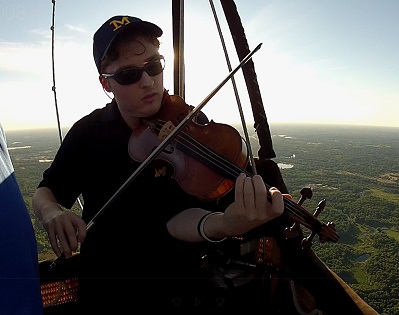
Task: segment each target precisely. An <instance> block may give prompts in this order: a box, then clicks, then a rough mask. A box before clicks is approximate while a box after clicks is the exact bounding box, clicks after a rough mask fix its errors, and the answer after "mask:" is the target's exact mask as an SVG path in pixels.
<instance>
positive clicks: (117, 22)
mask: <svg viewBox="0 0 399 315" xmlns="http://www.w3.org/2000/svg"><path fill="white" fill-rule="evenodd" d="M138 29H140V30H145V31H148V33H149V34H151V35H155V36H156V37H160V36H161V35H162V33H163V32H162V30H161V28H160V27H158V26H157V25H155V24H153V23H151V22H147V21H143V20H141V19H139V18H136V17H132V16H129V15H117V16H113V17H111V18H110V19H108V20H107V21H106V22H105V23H104V24H103V25H101V27H100V28H99V29H98V30H97V32H95V33H94V37H93V56H94V62H95V63H96V66H97V70H98V72H99V73H100V66H101V61H102V60H103V59H104V57H105V55H106V53H107V51H108V49H109V48H110V47H111V45H112V43H113V42H114V41H115V39H116V38H117V37H118V36H119V35H120V34H121V33H123V32H125V31H126V30H131V31H134V30H138Z"/></svg>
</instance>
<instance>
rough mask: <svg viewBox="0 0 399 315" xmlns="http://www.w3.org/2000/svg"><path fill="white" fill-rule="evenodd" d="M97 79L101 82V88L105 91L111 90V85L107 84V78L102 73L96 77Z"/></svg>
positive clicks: (109, 91)
mask: <svg viewBox="0 0 399 315" xmlns="http://www.w3.org/2000/svg"><path fill="white" fill-rule="evenodd" d="M98 79H99V80H100V83H101V85H102V87H103V89H104V90H105V91H107V92H108V93H111V92H112V91H111V87H110V86H109V83H108V80H107V79H106V78H104V77H103V76H102V75H100V76H99V77H98Z"/></svg>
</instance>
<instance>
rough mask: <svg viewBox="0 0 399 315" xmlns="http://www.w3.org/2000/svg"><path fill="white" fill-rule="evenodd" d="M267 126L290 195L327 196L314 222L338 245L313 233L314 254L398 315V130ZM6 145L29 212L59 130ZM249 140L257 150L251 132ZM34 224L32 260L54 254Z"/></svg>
mask: <svg viewBox="0 0 399 315" xmlns="http://www.w3.org/2000/svg"><path fill="white" fill-rule="evenodd" d="M249 128H250V126H249ZM237 129H239V128H237ZM271 131H272V139H273V146H274V151H275V152H276V157H275V158H274V159H273V160H274V161H276V162H277V163H278V164H279V165H280V169H281V173H282V175H283V178H284V181H285V183H286V186H287V188H288V189H289V191H290V194H291V195H292V196H293V199H294V200H298V199H299V197H300V190H301V189H302V188H304V187H310V188H311V189H312V192H313V197H312V198H311V199H309V200H306V201H305V203H304V205H303V206H304V207H305V208H306V209H308V210H309V212H311V213H313V211H314V209H316V207H317V205H318V203H319V202H320V200H322V199H326V207H325V209H324V211H323V212H322V213H321V214H320V216H319V219H320V220H321V221H323V222H330V221H331V222H334V223H335V227H336V230H337V233H338V234H339V236H340V239H339V241H338V242H337V243H328V242H327V243H323V244H321V243H320V242H318V241H317V239H316V238H315V241H314V245H313V249H314V251H315V253H316V254H317V255H318V256H319V257H320V258H321V260H322V261H323V262H325V263H326V265H327V266H329V267H330V268H331V269H332V270H333V271H335V272H336V273H337V274H338V275H339V276H340V277H341V278H342V279H343V280H344V281H345V282H347V283H348V284H349V285H350V286H351V287H352V288H353V289H354V290H355V291H356V292H357V293H358V294H359V295H360V296H361V297H362V298H363V299H364V300H365V301H366V302H367V303H368V304H369V305H370V306H372V307H373V308H374V309H375V310H376V311H377V312H378V313H379V314H381V315H397V314H399V188H398V182H399V162H398V156H399V129H398V128H380V127H378V128H377V127H357V126H327V125H297V126H296V125H289V126H288V125H279V124H276V125H272V126H271ZM7 142H8V145H9V149H10V155H11V158H12V161H13V163H14V168H15V172H16V176H17V179H18V182H19V184H20V187H21V190H22V193H23V196H24V199H25V202H26V204H27V206H28V208H29V210H30V211H31V214H32V210H31V198H32V195H33V193H34V190H35V188H36V186H37V184H38V183H39V181H40V179H41V176H42V173H43V171H44V170H45V169H46V168H47V167H48V166H49V165H50V163H51V161H52V159H53V158H54V155H55V153H56V150H57V149H58V147H59V144H60V140H59V138H58V133H57V131H55V130H34V131H12V132H7ZM251 143H252V145H253V152H254V154H255V155H256V153H257V151H258V149H259V145H258V142H257V140H256V133H255V132H251ZM77 180H78V179H77ZM73 210H74V211H77V212H79V211H80V209H79V207H77V206H75V208H74V209H73ZM32 222H33V225H34V227H35V231H36V236H37V241H38V250H39V257H38V259H39V260H43V259H48V258H52V257H54V256H53V253H52V251H51V248H50V246H49V243H48V240H47V235H46V233H45V231H44V229H43V228H42V226H41V223H40V222H38V221H37V220H36V218H35V217H34V216H33V214H32Z"/></svg>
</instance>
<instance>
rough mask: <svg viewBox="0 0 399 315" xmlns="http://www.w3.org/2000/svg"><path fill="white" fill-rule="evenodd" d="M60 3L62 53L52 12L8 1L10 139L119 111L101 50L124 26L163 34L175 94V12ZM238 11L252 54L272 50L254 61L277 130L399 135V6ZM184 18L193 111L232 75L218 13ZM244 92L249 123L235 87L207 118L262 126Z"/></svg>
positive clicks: (83, 0)
mask: <svg viewBox="0 0 399 315" xmlns="http://www.w3.org/2000/svg"><path fill="white" fill-rule="evenodd" d="M54 2H55V11H54V12H55V15H54V45H53V37H52V31H51V26H52V24H53V2H52V1H51V0H35V1H32V0H13V1H6V0H0V93H1V102H0V122H1V124H2V125H3V128H4V129H5V131H6V132H7V130H17V129H32V128H52V127H54V128H57V126H58V119H59V122H60V124H61V126H62V127H69V126H71V125H72V124H73V123H74V122H75V121H77V120H78V119H80V118H81V117H83V116H84V115H87V114H89V113H90V112H91V111H93V110H94V109H96V108H100V107H103V106H105V104H106V103H108V102H109V101H110V99H109V97H108V96H107V95H106V94H105V93H104V91H103V90H102V88H101V85H100V83H99V81H98V73H97V70H96V68H95V64H94V61H93V55H92V39H93V34H94V32H95V31H96V30H97V28H98V27H99V26H100V25H101V24H102V23H104V22H105V21H106V20H107V19H108V18H110V17H111V16H114V15H120V14H123V15H124V14H126V15H132V16H137V17H139V18H141V19H143V20H147V21H151V22H153V23H155V24H157V25H159V26H160V27H161V28H162V29H163V31H164V34H163V35H162V37H161V53H162V54H163V55H164V56H165V58H166V68H165V72H164V82H165V88H167V89H168V90H169V93H170V94H173V93H174V91H173V71H172V70H173V49H172V47H173V46H172V13H171V12H172V9H171V8H172V1H167V0H146V1H127V0H118V1H103V0H80V1H77V0H58V1H55V0H54ZM213 4H214V7H215V9H216V12H217V19H218V23H219V24H220V25H221V28H222V38H223V41H224V42H225V45H226V47H227V55H228V58H229V62H230V63H231V65H232V67H233V68H235V67H236V66H237V65H238V63H239V62H238V59H237V54H236V51H235V48H234V44H233V41H232V38H231V35H230V32H229V30H228V27H227V23H226V20H225V18H224V14H223V10H222V8H221V5H220V2H219V1H214V2H213ZM235 4H236V6H237V9H238V12H239V14H240V17H241V20H242V24H243V27H244V30H245V34H246V37H247V40H248V45H249V48H250V50H252V49H254V48H255V47H256V46H257V45H259V44H262V45H261V48H260V49H259V51H257V52H256V53H255V54H254V55H253V57H252V60H253V62H254V65H255V71H256V75H257V80H258V83H259V87H260V92H261V96H262V101H263V105H264V108H265V112H266V115H267V119H268V122H269V123H270V124H273V123H322V124H349V125H369V126H392V127H399V88H398V87H399V58H398V56H399V55H398V53H399V19H398V18H397V13H398V12H399V1H397V0H351V1H348V0H323V1H318V0H273V1H271V0H236V1H235ZM184 17H185V24H184V33H185V37H184V45H185V46H184V47H185V48H184V51H185V57H184V58H185V101H186V103H187V104H190V105H193V106H197V105H198V104H200V103H201V102H202V100H204V99H205V98H206V97H207V96H208V95H209V94H210V93H211V92H212V91H213V90H214V89H215V87H216V86H218V85H219V83H220V82H222V81H223V80H224V79H225V77H226V76H227V75H228V73H229V72H230V71H229V68H228V66H227V63H226V57H225V53H224V52H223V46H222V43H221V38H220V36H219V33H218V31H217V27H216V25H217V24H216V22H215V19H214V16H213V14H212V10H211V6H210V2H209V1H205V0H187V1H185V3H184ZM53 47H54V50H53V49H52V48H53ZM53 57H54V59H53ZM53 60H54V64H53ZM53 65H54V67H53ZM53 69H54V72H53ZM53 82H54V83H55V85H54V84H53ZM234 82H235V84H236V85H237V90H238V100H239V102H238V103H239V104H241V106H242V109H243V110H242V113H243V118H242V117H241V116H240V114H239V113H240V110H239V108H238V105H237V99H236V96H235V95H234V90H233V85H232V82H231V81H228V82H227V83H226V84H225V85H224V86H223V87H222V88H221V89H220V91H219V92H218V93H217V94H216V95H215V96H214V97H213V98H212V99H211V100H210V101H209V102H208V103H207V104H206V105H205V107H204V108H203V111H204V112H205V113H206V114H207V115H208V117H209V118H210V119H213V120H214V121H215V122H220V123H234V122H240V121H241V120H242V119H245V121H246V122H251V121H253V116H252V111H251V108H250V104H249V100H248V95H247V92H246V87H245V84H244V81H243V78H242V74H241V72H240V71H238V72H237V73H236V75H235V76H234ZM53 86H55V92H56V93H54V89H53ZM57 114H58V115H57Z"/></svg>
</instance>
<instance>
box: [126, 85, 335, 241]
mask: <svg viewBox="0 0 399 315" xmlns="http://www.w3.org/2000/svg"><path fill="white" fill-rule="evenodd" d="M192 109H193V106H190V105H188V104H186V102H185V101H184V100H183V99H182V98H181V97H180V96H177V95H169V94H168V92H167V91H165V92H164V98H163V103H162V106H161V108H160V110H159V112H158V113H157V114H155V115H154V116H152V117H148V118H146V119H143V124H142V125H141V127H140V128H139V129H138V130H135V132H134V133H132V135H131V137H130V139H129V154H130V157H131V158H132V159H133V160H135V161H138V162H143V161H144V160H146V159H147V157H148V156H149V155H150V154H151V153H152V152H153V151H154V149H155V148H156V147H157V146H158V145H160V144H161V143H162V142H163V140H164V139H165V138H166V137H167V136H168V135H170V133H171V132H172V131H173V130H174V128H175V127H176V126H177V125H179V124H180V123H181V122H182V120H183V119H185V118H186V116H187V115H188V114H189V113H190V111H191V110H192ZM157 158H158V159H162V160H165V161H167V162H169V163H170V164H172V166H173V168H174V173H173V175H172V177H173V178H174V179H176V180H177V181H178V183H179V184H180V186H181V187H182V189H184V190H185V191H186V192H187V193H189V194H192V195H194V196H196V197H198V198H200V199H202V200H207V201H212V200H216V199H218V198H220V197H222V196H224V195H225V194H227V193H228V192H229V191H230V190H231V189H232V188H233V187H234V184H235V179H236V178H237V177H238V175H239V174H240V173H246V174H247V175H248V176H252V175H253V174H250V173H249V172H248V171H246V170H245V169H246V167H247V165H248V147H247V144H246V142H245V140H244V139H243V138H242V137H241V135H240V134H239V132H238V131H237V130H236V129H235V128H233V127H232V126H230V125H227V124H221V123H216V122H214V121H212V120H211V121H210V122H209V123H206V124H199V123H197V122H196V120H195V118H194V119H192V120H190V122H189V123H188V124H186V125H185V126H184V128H183V129H182V130H181V131H180V132H179V133H177V134H176V136H175V137H174V139H173V140H172V141H171V142H170V143H169V144H168V146H166V147H165V148H164V149H163V150H162V151H161V152H160V153H159V154H158V156H157ZM266 187H267V188H268V189H269V188H270V186H268V185H267V184H266ZM268 199H269V201H271V198H270V196H269V195H268ZM283 199H284V212H286V213H287V215H288V216H289V217H290V218H291V219H292V220H293V221H294V222H295V223H294V226H297V225H298V224H301V225H303V226H305V227H306V228H308V229H310V230H311V231H312V234H311V235H310V236H309V237H307V238H306V239H304V240H303V246H304V247H309V246H310V242H311V240H312V238H313V237H314V236H315V235H316V234H318V235H319V237H320V241H321V242H323V243H324V242H326V241H332V242H337V241H338V239H339V236H338V234H337V233H336V231H335V229H334V227H335V226H334V224H333V223H331V222H329V223H327V224H325V223H322V222H320V221H319V220H318V219H317V215H318V214H319V213H320V211H321V210H322V209H323V208H324V205H325V201H322V202H321V203H320V204H319V206H318V208H317V209H316V212H315V215H312V214H311V213H309V212H308V211H307V210H306V209H304V208H303V207H302V206H301V204H302V203H303V201H304V199H301V200H300V201H299V202H298V203H295V202H294V201H293V200H292V199H290V198H288V197H287V196H284V195H283ZM294 226H293V227H291V228H287V233H290V232H292V231H293V230H294Z"/></svg>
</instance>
